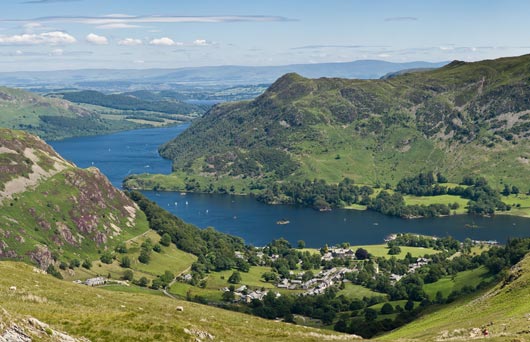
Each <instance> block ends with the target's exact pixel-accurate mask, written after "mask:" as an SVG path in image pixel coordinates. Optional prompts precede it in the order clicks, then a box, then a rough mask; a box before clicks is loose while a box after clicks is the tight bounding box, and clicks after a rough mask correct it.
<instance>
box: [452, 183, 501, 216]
mask: <svg viewBox="0 0 530 342" xmlns="http://www.w3.org/2000/svg"><path fill="white" fill-rule="evenodd" d="M462 183H463V185H466V186H467V187H462V186H457V187H455V188H450V189H447V193H448V194H449V195H457V196H460V197H462V198H466V199H469V203H468V213H470V214H478V215H493V214H494V213H495V210H500V211H506V210H510V208H511V207H510V206H509V205H507V204H506V203H504V202H503V201H502V200H501V197H500V194H499V192H498V191H496V190H495V189H493V188H492V187H491V186H489V185H488V182H487V181H486V179H485V178H483V177H479V178H475V179H474V178H472V177H469V176H466V177H464V178H463V181H462Z"/></svg>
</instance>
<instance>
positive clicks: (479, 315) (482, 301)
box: [378, 255, 530, 341]
mask: <svg viewBox="0 0 530 342" xmlns="http://www.w3.org/2000/svg"><path fill="white" fill-rule="evenodd" d="M510 279H511V281H510V282H505V283H501V284H499V285H497V286H495V287H494V288H493V289H491V290H488V291H485V292H482V293H480V294H478V295H473V296H472V297H469V298H464V299H462V300H459V301H457V302H455V303H452V304H449V305H448V306H447V307H444V308H442V309H439V310H438V311H434V312H430V313H429V314H426V315H424V316H423V317H422V318H420V319H419V320H417V321H415V322H412V323H410V324H408V325H406V326H404V327H403V328H401V329H398V330H396V331H394V332H391V333H389V334H387V335H385V336H382V337H380V338H378V340H385V341H394V340H401V341H408V340H415V341H435V340H444V339H445V338H443V335H444V334H443V332H444V331H447V332H448V333H449V335H451V334H452V335H455V336H456V340H461V341H465V340H470V338H469V329H471V328H480V327H481V326H484V325H486V324H489V323H490V322H493V323H494V324H493V325H492V326H490V327H488V329H489V331H490V334H491V337H490V338H488V340H491V341H527V340H528V339H530V332H529V331H528V314H529V307H528V303H529V301H530V286H529V284H530V255H527V256H526V257H525V258H524V259H523V260H522V261H521V262H520V263H519V264H518V265H516V266H515V267H514V268H513V269H512V271H511V275H510ZM457 329H463V330H464V333H463V335H461V336H458V334H455V330H457Z"/></svg>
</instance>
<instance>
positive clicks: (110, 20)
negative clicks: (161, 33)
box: [0, 0, 292, 25]
mask: <svg viewBox="0 0 530 342" xmlns="http://www.w3.org/2000/svg"><path fill="white" fill-rule="evenodd" d="M63 1H64V0H63ZM291 20H292V19H289V18H285V17H280V16H264V15H221V16H162V15H161V16H157V15H148V16H130V15H126V14H110V15H104V16H94V17H89V16H52V17H42V18H36V19H2V20H0V21H3V22H20V21H36V22H55V23H78V24H88V25H109V24H120V23H121V24H130V25H135V24H136V25H137V24H146V23H229V22H282V21H291Z"/></svg>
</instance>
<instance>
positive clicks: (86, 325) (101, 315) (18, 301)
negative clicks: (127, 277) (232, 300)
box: [0, 262, 348, 342]
mask: <svg viewBox="0 0 530 342" xmlns="http://www.w3.org/2000/svg"><path fill="white" fill-rule="evenodd" d="M0 274H2V277H0V298H2V300H1V306H2V309H4V310H6V311H7V312H8V313H9V315H10V320H12V321H14V322H16V323H17V324H19V325H23V324H22V323H23V321H22V318H24V317H28V316H30V317H35V318H37V319H39V320H41V321H42V322H45V323H47V324H49V325H50V326H51V328H53V329H56V330H59V331H63V332H66V333H68V334H70V335H72V336H75V337H81V336H83V337H86V338H88V339H90V340H91V341H115V342H121V341H123V342H126V341H127V342H128V341H183V342H189V341H196V340H197V338H198V337H199V336H198V335H197V334H194V333H193V332H192V333H191V334H190V333H187V332H186V330H185V329H187V331H191V330H194V331H200V332H207V333H210V334H212V335H213V336H214V339H215V341H253V342H265V341H286V340H293V341H295V340H296V341H327V340H332V339H334V338H333V337H334V336H339V335H340V334H338V333H334V332H330V331H324V330H317V329H311V328H305V327H299V326H296V325H291V324H284V323H278V322H274V321H267V320H264V319H260V318H257V317H252V316H248V315H244V314H240V313H237V312H232V311H227V310H222V309H218V308H215V307H210V306H204V305H200V304H195V303H190V302H185V301H181V300H173V299H171V298H168V297H165V296H158V295H152V294H149V293H143V292H141V291H139V292H123V291H121V290H120V291H108V290H105V289H101V288H90V287H87V286H84V285H77V284H73V283H71V282H68V281H60V280H57V279H55V278H53V277H51V276H49V275H44V274H39V273H35V272H33V271H32V267H31V266H29V265H26V264H22V263H15V262H0ZM11 286H16V287H17V290H16V291H10V290H9V287H11ZM177 306H182V307H183V308H184V311H183V312H178V311H176V309H175V308H176V307H177ZM26 324H27V323H26ZM343 336H345V335H343ZM335 338H336V337H335ZM344 338H346V339H347V338H348V337H347V336H345V337H344Z"/></svg>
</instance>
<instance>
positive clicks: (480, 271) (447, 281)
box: [423, 266, 493, 299]
mask: <svg viewBox="0 0 530 342" xmlns="http://www.w3.org/2000/svg"><path fill="white" fill-rule="evenodd" d="M492 280H493V277H492V276H491V275H490V274H489V273H488V270H487V269H486V267H484V266H481V267H479V268H476V269H474V270H468V271H464V272H458V273H457V274H456V276H455V277H454V278H453V277H451V276H445V277H443V278H442V279H440V280H438V281H437V282H435V283H431V284H425V285H424V287H423V289H424V290H425V293H427V294H428V295H429V298H431V299H434V298H435V296H436V292H438V291H440V292H441V293H442V294H443V296H444V298H447V296H448V295H449V294H450V293H451V292H452V291H455V290H460V289H462V287H464V286H466V285H468V286H472V287H476V286H477V285H478V284H480V283H481V282H483V281H484V282H490V281H492Z"/></svg>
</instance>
